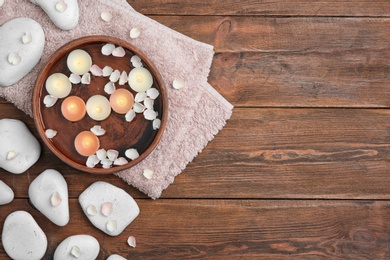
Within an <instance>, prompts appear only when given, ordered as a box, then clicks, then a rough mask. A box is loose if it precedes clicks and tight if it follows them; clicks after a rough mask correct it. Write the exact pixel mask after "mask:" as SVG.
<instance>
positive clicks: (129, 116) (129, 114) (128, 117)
mask: <svg viewBox="0 0 390 260" xmlns="http://www.w3.org/2000/svg"><path fill="white" fill-rule="evenodd" d="M135 116H136V114H135V111H134V110H133V109H131V110H130V111H129V112H127V113H126V115H125V119H126V121H127V122H131V121H133V119H134V118H135Z"/></svg>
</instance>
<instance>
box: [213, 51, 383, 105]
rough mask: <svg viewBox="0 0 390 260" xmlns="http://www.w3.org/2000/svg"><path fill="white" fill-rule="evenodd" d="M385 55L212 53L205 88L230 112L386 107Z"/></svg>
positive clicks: (368, 52) (374, 52) (344, 53)
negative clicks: (234, 109) (220, 98)
mask: <svg viewBox="0 0 390 260" xmlns="http://www.w3.org/2000/svg"><path fill="white" fill-rule="evenodd" d="M389 60H390V52H388V51H380V50H377V51H376V50H362V51H360V52H356V51H339V52H338V51H334V52H329V53H328V52H309V53H307V52H298V53H283V52H282V53H279V52H275V53H259V52H249V53H217V54H216V55H215V58H214V62H213V66H212V68H211V73H210V76H209V82H210V83H211V85H212V86H214V87H215V88H216V89H217V91H219V92H220V93H221V94H222V95H223V96H225V98H226V99H228V100H229V101H230V102H232V103H233V104H234V105H235V106H239V107H241V106H250V107H329V106H331V107H389V106H390V98H389V97H390V84H389V83H390V66H389V62H388V61H389Z"/></svg>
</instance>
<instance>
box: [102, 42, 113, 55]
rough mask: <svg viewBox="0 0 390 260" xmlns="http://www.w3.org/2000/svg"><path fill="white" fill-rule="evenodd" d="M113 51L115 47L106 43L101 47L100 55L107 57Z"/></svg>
mask: <svg viewBox="0 0 390 260" xmlns="http://www.w3.org/2000/svg"><path fill="white" fill-rule="evenodd" d="M114 50H115V45H114V44H112V43H106V44H104V45H103V47H102V54H103V55H105V56H109V55H111V54H112V52H113V51H114Z"/></svg>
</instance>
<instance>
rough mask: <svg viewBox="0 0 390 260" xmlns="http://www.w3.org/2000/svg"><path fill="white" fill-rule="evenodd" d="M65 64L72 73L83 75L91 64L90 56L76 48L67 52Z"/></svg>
mask: <svg viewBox="0 0 390 260" xmlns="http://www.w3.org/2000/svg"><path fill="white" fill-rule="evenodd" d="M66 64H67V65H68V68H69V70H70V71H71V72H72V73H74V74H77V75H84V74H85V73H87V72H88V71H89V69H90V68H91V66H92V58H91V55H89V54H88V52H86V51H84V50H80V49H77V50H74V51H72V52H71V53H69V55H68V59H67V60H66Z"/></svg>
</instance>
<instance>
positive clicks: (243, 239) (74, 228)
mask: <svg viewBox="0 0 390 260" xmlns="http://www.w3.org/2000/svg"><path fill="white" fill-rule="evenodd" d="M137 202H138V204H139V206H140V209H141V213H140V215H139V217H138V218H137V219H136V220H135V221H134V222H133V223H132V224H130V226H128V227H127V228H126V229H125V231H124V232H123V233H122V234H121V235H119V236H117V237H110V236H108V235H105V234H104V233H103V232H101V231H99V230H97V229H95V228H94V227H93V226H92V225H91V224H90V223H89V221H88V219H87V218H86V217H85V216H84V215H83V213H82V210H81V208H80V206H79V205H78V202H77V201H76V200H74V199H72V200H71V201H70V210H71V211H70V215H71V218H70V223H69V224H68V225H67V226H65V227H57V226H55V225H54V224H52V223H49V221H48V220H47V219H46V218H45V217H44V216H43V215H41V214H40V213H39V212H38V211H36V210H34V209H32V208H31V207H30V206H29V205H28V202H27V201H26V200H16V201H14V202H12V203H11V204H9V205H8V206H6V207H3V206H2V207H1V210H2V214H1V215H0V223H3V221H4V219H5V217H6V216H7V215H8V214H9V213H11V212H13V211H15V210H20V209H23V210H27V211H28V212H30V213H31V214H32V215H33V217H34V218H35V219H36V221H37V222H38V224H39V225H40V226H41V228H42V229H43V230H44V232H45V233H46V234H47V237H48V241H49V243H48V245H49V246H48V250H47V254H46V256H45V258H44V259H52V256H53V253H54V251H55V248H56V247H57V245H58V244H59V243H60V242H61V241H62V240H63V239H65V238H66V237H68V236H70V235H74V234H89V235H92V236H94V237H95V238H96V239H97V240H98V241H99V242H100V245H101V250H100V254H99V256H98V259H106V258H107V257H108V256H109V255H110V254H114V253H117V254H120V255H122V256H124V257H126V258H127V259H140V258H147V259H173V258H180V259H189V258H202V259H209V258H212V259H239V258H246V259H259V258H260V259H279V258H283V257H285V256H286V255H288V256H289V257H291V258H297V259H298V258H299V259H302V258H316V259H325V258H332V259H335V258H340V259H346V258H354V259H357V258H369V259H384V258H388V257H390V250H389V247H388V243H389V242H388V241H389V240H390V235H389V234H390V202H388V201H378V202H371V201H291V200H289V201H259V200H241V201H237V200H158V201H152V200H137ZM177 212H181V214H177ZM1 231H2V225H1V226H0V232H1ZM130 235H132V236H134V237H135V238H136V239H137V247H136V248H131V247H129V246H128V245H127V244H126V240H127V238H128V236H130ZM0 258H1V259H6V258H7V257H6V255H5V252H4V249H3V247H2V245H1V242H0Z"/></svg>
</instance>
